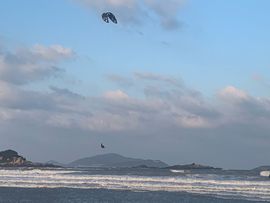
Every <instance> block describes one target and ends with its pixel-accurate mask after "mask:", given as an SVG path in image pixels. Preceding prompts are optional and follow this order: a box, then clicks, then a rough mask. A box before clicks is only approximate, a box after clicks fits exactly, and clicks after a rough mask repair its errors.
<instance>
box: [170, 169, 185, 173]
mask: <svg viewBox="0 0 270 203" xmlns="http://www.w3.org/2000/svg"><path fill="white" fill-rule="evenodd" d="M170 171H171V172H172V173H185V170H173V169H171V170H170Z"/></svg>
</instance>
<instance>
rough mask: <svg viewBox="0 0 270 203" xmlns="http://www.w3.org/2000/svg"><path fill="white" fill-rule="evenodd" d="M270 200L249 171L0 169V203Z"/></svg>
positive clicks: (267, 183)
mask: <svg viewBox="0 0 270 203" xmlns="http://www.w3.org/2000/svg"><path fill="white" fill-rule="evenodd" d="M268 201H269V202H270V179H269V178H268V177H264V176H261V175H260V172H252V171H215V170H207V171H206V170H202V171H200V170H194V171H189V170H186V171H183V170H179V171H177V170H168V169H135V168H134V169H117V168H107V169H102V168H83V169H73V168H70V169H62V168H52V169H38V168H20V169H14V168H10V169H8V168H2V169H0V202H221V203H223V202H236V203H238V202H239V203H240V202H268Z"/></svg>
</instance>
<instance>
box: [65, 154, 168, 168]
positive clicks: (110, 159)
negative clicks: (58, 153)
mask: <svg viewBox="0 0 270 203" xmlns="http://www.w3.org/2000/svg"><path fill="white" fill-rule="evenodd" d="M141 165H144V166H147V167H157V168H163V167H167V166H168V165H167V164H166V163H164V162H162V161H159V160H150V159H148V160H144V159H135V158H129V157H124V156H121V155H119V154H114V153H110V154H103V155H97V156H93V157H86V158H83V159H78V160H76V161H73V162H71V163H70V164H68V166H70V167H137V166H141Z"/></svg>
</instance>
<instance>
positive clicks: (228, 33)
mask: <svg viewBox="0 0 270 203" xmlns="http://www.w3.org/2000/svg"><path fill="white" fill-rule="evenodd" d="M269 4H270V3H269V1H266V0H265V1H264V0H260V3H258V2H256V1H254V0H248V1H244V0H243V1H241V0H240V1H237V2H235V1H216V2H213V1H211V0H210V1H186V3H185V4H184V5H183V7H182V8H181V9H179V12H178V14H177V16H176V17H177V18H179V19H180V20H181V21H182V22H183V23H184V26H183V27H182V28H180V29H178V30H174V31H167V30H163V29H162V28H160V27H159V26H158V23H157V22H155V21H154V19H151V20H149V19H148V18H146V19H145V23H144V24H143V25H141V26H129V27H127V26H125V25H121V21H120V24H119V25H117V26H114V25H107V24H104V23H103V22H101V19H100V16H99V15H97V13H95V12H94V11H93V10H88V9H87V8H83V6H81V5H79V4H76V2H74V1H67V0H57V1H55V2H54V3H51V4H49V3H48V2H47V1H45V0H41V1H34V0H28V1H27V2H22V1H18V0H11V1H6V2H5V3H3V5H2V6H1V12H0V17H1V19H2V20H1V21H0V23H1V24H0V25H1V27H2V28H4V29H2V32H1V36H2V38H4V39H7V41H8V45H10V44H14V45H15V46H18V45H21V44H22V45H25V46H31V45H33V44H44V45H50V44H61V45H63V46H65V47H70V48H72V49H74V50H75V51H76V54H77V56H78V58H76V61H75V62H73V63H70V64H67V65H66V67H68V71H67V72H68V73H69V74H71V75H74V77H76V78H77V79H80V80H82V81H83V83H84V85H86V86H87V85H90V84H91V85H93V83H95V85H97V86H98V87H99V88H100V89H101V90H104V88H103V85H102V84H100V82H99V81H100V80H103V77H104V74H110V73H117V74H129V73H131V72H133V71H145V72H147V71H149V72H157V73H161V74H167V75H176V76H177V77H181V78H182V79H183V80H184V81H185V82H186V83H188V84H189V85H191V86H193V87H194V88H198V89H200V90H201V91H203V92H205V93H206V94H208V95H211V94H213V93H215V91H217V90H218V89H219V88H222V87H224V86H226V85H235V86H237V87H239V88H242V89H245V90H247V91H250V92H252V93H253V94H256V95H258V96H260V95H267V94H268V96H269V92H268V90H267V88H264V87H262V86H260V85H259V84H257V82H256V81H253V80H252V76H253V75H254V74H258V75H264V76H265V77H266V79H269V77H268V76H269V73H270V71H269V70H270V68H269V67H270V61H269V57H268V53H269V49H270V48H269V47H270V42H269V40H268V38H269V34H270V26H269V24H270V22H269V20H268V19H269V13H268V10H267V8H269ZM139 32H141V33H143V34H142V35H140V34H138V33H139ZM2 41H3V40H2ZM104 55H105V56H106V60H104V58H105V57H104ZM200 73H204V75H203V77H202V75H201V74H200ZM85 93H87V92H85Z"/></svg>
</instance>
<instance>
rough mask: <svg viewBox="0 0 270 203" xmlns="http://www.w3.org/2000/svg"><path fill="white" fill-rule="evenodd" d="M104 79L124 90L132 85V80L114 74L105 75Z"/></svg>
mask: <svg viewBox="0 0 270 203" xmlns="http://www.w3.org/2000/svg"><path fill="white" fill-rule="evenodd" d="M106 78H107V79H108V80H109V81H111V82H113V83H115V84H117V85H119V86H120V87H124V88H126V87H131V86H133V85H134V83H133V79H132V78H128V77H124V76H120V75H116V74H109V75H106Z"/></svg>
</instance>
